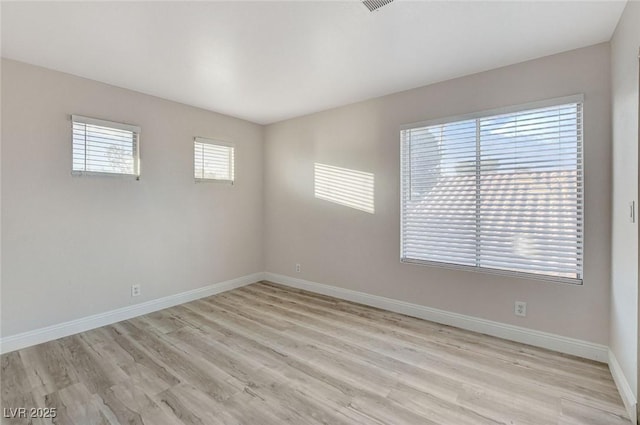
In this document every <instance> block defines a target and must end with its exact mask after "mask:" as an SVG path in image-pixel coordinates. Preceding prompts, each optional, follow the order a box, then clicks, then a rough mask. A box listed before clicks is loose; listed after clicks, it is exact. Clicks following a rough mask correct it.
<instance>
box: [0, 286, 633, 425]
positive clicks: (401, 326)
mask: <svg viewBox="0 0 640 425" xmlns="http://www.w3.org/2000/svg"><path fill="white" fill-rule="evenodd" d="M1 360H2V375H1V377H2V399H1V405H2V407H3V408H7V409H8V408H16V407H49V408H53V407H55V408H56V409H57V418H56V419H55V420H53V421H51V420H42V419H30V420H26V419H6V418H5V419H4V420H3V422H2V423H3V424H20V425H22V424H27V423H33V424H49V423H57V424H64V425H67V424H69V425H71V424H73V425H90V424H149V425H163V424H178V425H181V424H197V425H209V424H212V425H216V424H243V425H250V424H259V425H269V424H284V423H288V424H302V425H304V424H309V425H317V424H332V425H333V424H336V425H340V424H393V425H396V424H421V425H425V424H426V425H429V424H447V425H449V424H450V425H495V424H531V425H546V424H553V425H578V424H585V425H586V424H594V425H607V424H612V425H614V424H615V425H617V424H625V425H628V424H630V422H629V420H628V418H627V415H626V413H625V410H624V408H623V406H622V401H621V399H620V396H619V395H618V393H617V391H616V388H615V385H614V383H613V380H612V378H611V374H610V372H609V370H608V368H607V366H606V365H604V364H600V363H595V362H591V361H587V360H582V359H579V358H576V357H571V356H566V355H562V354H558V353H554V352H551V351H547V350H543V349H538V348H534V347H530V346H526V345H522V344H518V343H513V342H509V341H505V340H500V339H497V338H492V337H488V336H484V335H480V334H476V333H472V332H467V331H463V330H459V329H456V328H451V327H447V326H442V325H438V324H434V323H431V322H427V321H423V320H419V319H414V318H410V317H406V316H402V315H399V314H395V313H390V312H386V311H382V310H377V309H374V308H369V307H365V306H361V305H357V304H353V303H349V302H345V301H340V300H336V299H333V298H329V297H324V296H320V295H315V294H311V293H308V292H303V291H298V290H293V289H289V288H285V287H282V286H278V285H274V284H271V283H267V282H262V283H258V284H254V285H251V286H247V287H244V288H240V289H236V290H233V291H230V292H226V293H223V294H219V295H216V296H213V297H209V298H205V299H202V300H198V301H194V302H191V303H188V304H184V305H181V306H177V307H173V308H169V309H166V310H162V311H159V312H156V313H152V314H149V315H146V316H142V317H139V318H136V319H132V320H127V321H124V322H120V323H117V324H115V325H111V326H105V327H103V328H99V329H95V330H92V331H89V332H84V333H81V334H78V335H74V336H70V337H67V338H62V339H59V340H56V341H52V342H48V343H45V344H41V345H38V346H35V347H30V348H26V349H23V350H20V351H16V352H12V353H8V354H5V355H3V356H2V357H1Z"/></svg>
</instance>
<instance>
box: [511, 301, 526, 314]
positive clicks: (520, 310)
mask: <svg viewBox="0 0 640 425" xmlns="http://www.w3.org/2000/svg"><path fill="white" fill-rule="evenodd" d="M514 313H515V315H516V316H520V317H526V316H527V303H526V302H524V301H516V304H515V308H514Z"/></svg>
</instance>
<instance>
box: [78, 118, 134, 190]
mask: <svg viewBox="0 0 640 425" xmlns="http://www.w3.org/2000/svg"><path fill="white" fill-rule="evenodd" d="M71 121H72V123H73V130H72V133H73V137H72V139H73V149H72V151H73V154H72V155H73V161H72V163H73V168H72V173H73V174H104V175H109V174H110V175H117V174H124V175H131V176H136V177H137V176H139V175H140V160H139V153H138V152H139V150H138V148H139V146H138V144H139V135H140V127H137V126H134V125H129V124H122V123H117V122H111V121H105V120H99V119H96V118H89V117H83V116H80V115H72V116H71Z"/></svg>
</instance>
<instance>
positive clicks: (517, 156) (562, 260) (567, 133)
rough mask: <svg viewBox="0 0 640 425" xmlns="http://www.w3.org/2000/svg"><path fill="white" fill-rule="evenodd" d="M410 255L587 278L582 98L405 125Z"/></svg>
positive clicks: (418, 259) (405, 224)
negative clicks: (584, 239) (584, 245)
mask: <svg viewBox="0 0 640 425" xmlns="http://www.w3.org/2000/svg"><path fill="white" fill-rule="evenodd" d="M401 145H402V147H401V150H402V152H401V172H402V176H401V180H402V196H401V198H402V200H401V204H402V205H401V208H402V217H401V220H402V225H401V238H402V241H401V257H402V261H404V262H411V263H422V264H427V265H442V266H448V267H456V268H466V269H473V270H479V271H490V272H495V273H505V274H516V275H522V276H526V277H538V278H544V279H552V280H557V281H566V282H570V283H581V282H582V270H583V267H582V266H583V192H584V191H583V161H582V156H583V155H582V153H583V152H582V149H583V143H582V96H572V97H569V98H562V99H554V100H550V101H547V102H539V103H536V104H529V105H526V106H521V107H514V108H509V109H505V110H500V111H489V112H485V113H479V114H472V115H467V116H464V117H459V118H456V119H444V120H438V121H432V122H427V123H421V124H416V125H409V126H405V127H403V129H402V130H401Z"/></svg>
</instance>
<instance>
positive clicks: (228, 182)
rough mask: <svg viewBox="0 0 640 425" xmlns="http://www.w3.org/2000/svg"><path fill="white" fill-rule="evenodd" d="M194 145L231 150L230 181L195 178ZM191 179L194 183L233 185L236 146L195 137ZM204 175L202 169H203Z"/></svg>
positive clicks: (194, 146)
mask: <svg viewBox="0 0 640 425" xmlns="http://www.w3.org/2000/svg"><path fill="white" fill-rule="evenodd" d="M196 143H201V144H205V145H212V146H221V147H225V148H230V149H231V161H230V164H231V180H229V179H214V178H204V177H196ZM192 147H193V178H194V180H195V182H196V183H222V184H229V185H232V186H233V185H234V184H235V181H236V145H235V143H232V142H226V141H223V140H219V139H211V138H207V137H200V136H196V137H194V138H193V145H192ZM203 174H204V169H203Z"/></svg>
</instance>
